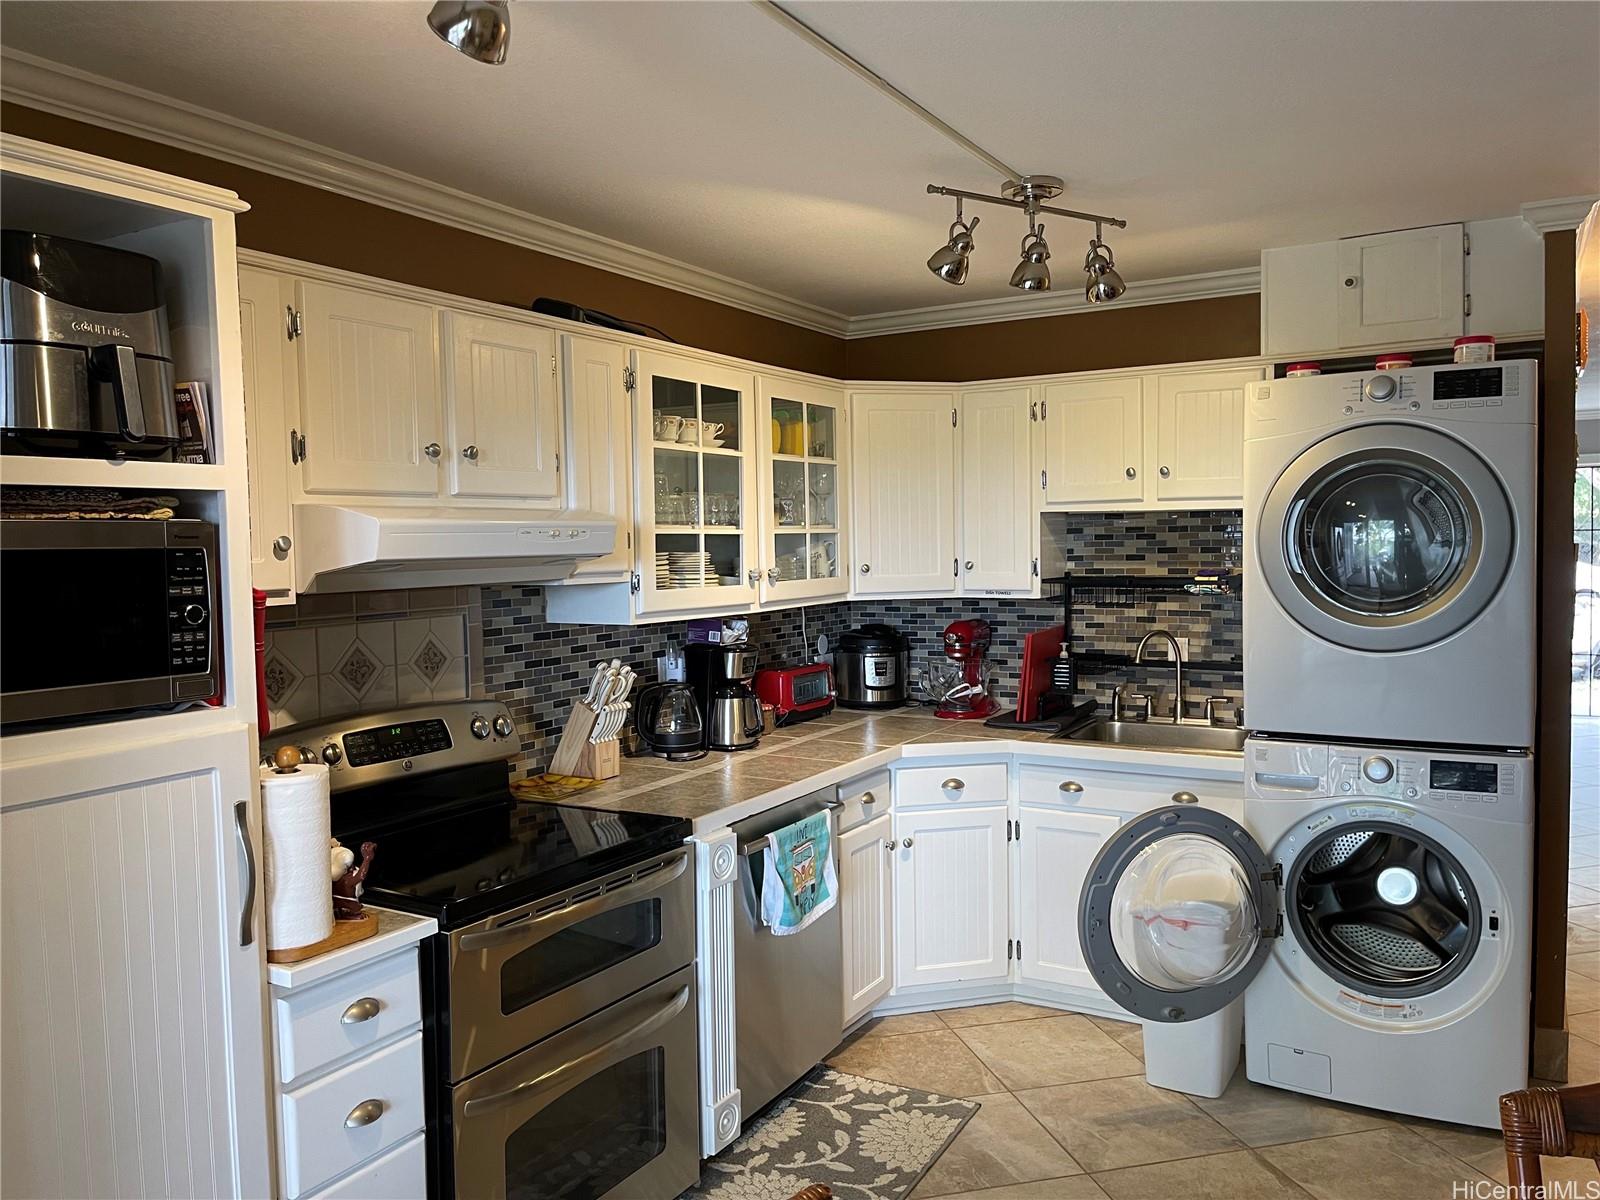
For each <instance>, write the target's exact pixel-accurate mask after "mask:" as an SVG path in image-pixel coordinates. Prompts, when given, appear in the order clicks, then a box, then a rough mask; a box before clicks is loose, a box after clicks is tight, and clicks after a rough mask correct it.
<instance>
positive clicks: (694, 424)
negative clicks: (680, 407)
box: [678, 417, 700, 445]
mask: <svg viewBox="0 0 1600 1200" xmlns="http://www.w3.org/2000/svg"><path fill="white" fill-rule="evenodd" d="M682 421H683V431H682V432H681V433H679V434H678V441H680V442H686V443H688V444H689V445H693V444H694V443H695V442H697V441H699V440H700V422H699V421H696V420H695V419H694V418H693V417H684V418H682Z"/></svg>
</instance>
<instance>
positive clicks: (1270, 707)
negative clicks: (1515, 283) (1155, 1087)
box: [1080, 361, 1538, 1127]
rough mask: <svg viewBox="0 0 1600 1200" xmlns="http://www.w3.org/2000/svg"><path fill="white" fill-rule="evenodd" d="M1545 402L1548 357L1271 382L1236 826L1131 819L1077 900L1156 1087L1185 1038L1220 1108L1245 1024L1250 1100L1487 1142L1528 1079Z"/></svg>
mask: <svg viewBox="0 0 1600 1200" xmlns="http://www.w3.org/2000/svg"><path fill="white" fill-rule="evenodd" d="M1537 395H1538V391H1537V375H1536V364H1534V363H1533V362H1528V361H1509V362H1501V363H1492V364H1475V365H1456V366H1442V367H1426V368H1414V369H1413V368H1405V369H1402V370H1400V371H1398V372H1377V373H1373V372H1363V373H1355V374H1346V375H1329V376H1313V377H1308V378H1301V379H1277V380H1272V381H1269V382H1265V383H1259V384H1253V385H1251V387H1250V389H1249V391H1248V393H1247V396H1246V413H1245V505H1246V508H1245V592H1244V637H1245V653H1244V669H1245V709H1246V719H1247V723H1248V724H1249V726H1250V728H1251V729H1252V730H1253V731H1254V732H1253V733H1252V736H1251V737H1250V739H1249V741H1248V742H1247V743H1246V745H1245V779H1246V795H1245V801H1244V810H1243V820H1242V823H1241V822H1236V821H1233V820H1231V819H1230V818H1229V817H1227V816H1226V815H1223V814H1221V813H1217V812H1213V811H1206V810H1202V809H1199V808H1198V807H1195V806H1187V807H1186V806H1173V807H1171V808H1166V809H1161V810H1158V811H1156V812H1153V813H1149V814H1146V815H1145V816H1143V817H1141V818H1139V819H1138V820H1136V821H1133V822H1130V823H1129V824H1128V825H1127V826H1125V827H1124V828H1123V829H1121V830H1119V831H1118V833H1117V835H1115V836H1114V837H1113V838H1112V839H1111V840H1110V841H1109V842H1108V843H1107V845H1106V846H1105V847H1104V849H1103V850H1102V852H1101V854H1100V856H1099V858H1098V859H1097V860H1096V862H1095V864H1094V865H1093V867H1092V868H1091V870H1090V875H1089V879H1088V882H1087V884H1086V886H1085V889H1084V895H1083V904H1082V906H1081V908H1080V914H1081V915H1080V923H1081V928H1080V933H1081V935H1082V939H1083V945H1084V947H1085V953H1086V956H1087V957H1088V959H1089V962H1090V966H1091V969H1092V970H1094V972H1095V974H1096V977H1097V978H1098V979H1099V981H1100V983H1101V985H1102V987H1104V988H1105V990H1106V992H1107V994H1108V995H1109V996H1110V997H1111V998H1112V999H1113V1000H1115V1001H1117V1002H1118V1003H1119V1004H1121V1005H1122V1006H1123V1007H1124V1008H1126V1009H1127V1010H1128V1011H1130V1012H1132V1013H1134V1014H1135V1015H1137V1016H1139V1017H1141V1018H1142V1019H1143V1020H1144V1021H1145V1022H1146V1039H1147V1043H1153V1045H1152V1048H1154V1049H1157V1050H1164V1051H1167V1053H1165V1054H1163V1055H1160V1056H1159V1060H1160V1061H1159V1062H1158V1060H1156V1059H1153V1060H1152V1069H1151V1081H1152V1082H1157V1083H1160V1082H1163V1080H1162V1079H1161V1078H1160V1077H1159V1075H1160V1072H1161V1070H1164V1069H1165V1068H1164V1067H1161V1065H1160V1063H1161V1062H1169V1061H1177V1059H1176V1058H1175V1052H1176V1049H1177V1047H1178V1045H1179V1043H1178V1042H1177V1041H1176V1040H1175V1039H1176V1038H1177V1037H1178V1036H1180V1031H1192V1033H1193V1034H1194V1035H1199V1036H1198V1037H1195V1038H1191V1041H1190V1043H1189V1044H1188V1048H1187V1054H1188V1056H1189V1057H1188V1059H1187V1062H1188V1066H1187V1067H1186V1068H1185V1070H1174V1071H1172V1072H1171V1073H1172V1074H1173V1075H1174V1077H1175V1086H1179V1087H1184V1088H1185V1089H1186V1090H1196V1091H1209V1092H1211V1093H1212V1094H1215V1093H1216V1092H1217V1091H1220V1089H1221V1088H1222V1087H1223V1086H1225V1085H1226V1081H1227V1076H1228V1075H1229V1074H1231V1073H1232V1070H1233V1067H1234V1064H1235V1062H1236V1059H1237V1045H1238V1042H1237V1037H1238V1025H1239V1021H1240V1018H1241V1016H1242V1018H1243V1024H1244V1028H1245V1045H1246V1052H1245V1065H1246V1073H1247V1075H1248V1077H1249V1078H1250V1079H1252V1080H1254V1081H1256V1082H1258V1083H1263V1084H1271V1085H1274V1086H1278V1087H1283V1088H1288V1089H1291V1090H1294V1091H1299V1092H1304V1093H1307V1094H1309V1095H1313V1096H1320V1097H1322V1098H1325V1099H1330V1100H1338V1101H1345V1102H1348V1103H1354V1104H1362V1105H1367V1106H1370V1107H1373V1108H1379V1109H1384V1110H1386V1111H1389V1112H1396V1113H1403V1114H1407V1115H1412V1116H1418V1117H1428V1118H1434V1119H1438V1120H1446V1121H1456V1122H1461V1123H1466V1124H1474V1125H1483V1126H1488V1127H1498V1125H1499V1112H1498V1104H1497V1101H1498V1097H1499V1095H1500V1094H1501V1093H1502V1092H1507V1091H1512V1090H1515V1089H1518V1088H1521V1087H1523V1086H1525V1084H1526V1080H1527V1061H1528V1026H1529V981H1530V974H1531V964H1532V905H1533V820H1534V813H1533V773H1532V760H1531V757H1530V753H1529V749H1530V747H1531V746H1532V743H1533V728H1534V688H1535V677H1534V588H1535V574H1534V531H1535V484H1536V462H1537V459H1536V413H1537ZM1241 1010H1242V1012H1241ZM1184 1027H1187V1030H1185V1028H1184ZM1208 1048H1209V1051H1208ZM1208 1056H1209V1059H1210V1060H1211V1061H1210V1063H1209V1067H1210V1069H1212V1072H1213V1074H1212V1077H1211V1078H1210V1080H1209V1081H1206V1080H1204V1079H1202V1080H1201V1081H1200V1082H1198V1083H1197V1082H1195V1071H1196V1069H1197V1067H1196V1064H1199V1069H1201V1070H1202V1074H1203V1073H1204V1069H1205V1068H1206V1067H1207V1065H1208V1064H1207V1059H1208Z"/></svg>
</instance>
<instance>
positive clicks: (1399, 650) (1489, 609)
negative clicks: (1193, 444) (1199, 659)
mask: <svg viewBox="0 0 1600 1200" xmlns="http://www.w3.org/2000/svg"><path fill="white" fill-rule="evenodd" d="M1537 383H1538V379H1537V370H1536V365H1535V364H1534V363H1533V362H1531V361H1508V362H1500V363H1491V364H1481V365H1472V366H1468V365H1459V366H1445V367H1419V368H1409V367H1408V368H1404V369H1402V370H1400V371H1398V372H1376V373H1372V372H1361V373H1354V374H1347V375H1323V376H1313V377H1307V378H1299V379H1275V380H1270V381H1268V382H1264V383H1253V384H1250V385H1249V386H1248V388H1247V390H1246V404H1245V447H1244V462H1245V466H1244V479H1245V512H1244V535H1245V537H1244V544H1245V556H1244V564H1245V576H1244V678H1245V711H1246V712H1247V713H1248V714H1249V723H1250V725H1251V727H1252V728H1254V729H1258V730H1264V731H1268V732H1271V733H1280V734H1285V735H1288V736H1300V737H1307V738H1351V739H1371V740H1373V741H1380V742H1420V743H1434V744H1439V745H1455V746H1492V747H1511V748H1522V747H1527V746H1531V745H1532V744H1533V721H1534V587H1535V576H1534V533H1535V486H1536V470H1535V464H1536V430H1537V426H1536V413H1537V404H1538V396H1537Z"/></svg>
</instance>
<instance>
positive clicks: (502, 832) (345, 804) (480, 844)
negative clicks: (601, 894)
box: [333, 763, 691, 929]
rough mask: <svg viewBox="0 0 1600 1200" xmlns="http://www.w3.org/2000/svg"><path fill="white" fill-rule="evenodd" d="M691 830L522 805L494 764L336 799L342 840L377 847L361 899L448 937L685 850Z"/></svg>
mask: <svg viewBox="0 0 1600 1200" xmlns="http://www.w3.org/2000/svg"><path fill="white" fill-rule="evenodd" d="M690 829H691V825H690V822H688V821H686V820H683V819H681V818H678V817H662V816H655V815H652V814H649V813H630V812H607V811H602V810H600V809H593V808H579V807H576V806H574V805H566V804H545V803H540V802H538V801H528V800H518V799H516V798H515V797H514V796H512V795H511V793H510V791H509V790H508V789H507V787H506V773H505V766H504V764H502V763H488V764H484V765H482V766H475V767H464V768H461V769H459V770H454V771H448V772H441V773H439V774H437V775H431V776H427V777H425V778H422V779H417V780H406V781H405V782H404V783H403V784H396V785H380V786H379V787H377V788H368V789H364V790H362V791H360V792H354V793H347V794H344V795H336V796H335V797H334V800H333V832H334V835H335V836H336V837H337V838H338V839H339V840H340V841H341V842H343V843H344V844H345V845H346V846H349V847H350V848H352V849H355V848H356V847H357V846H359V845H360V843H361V842H363V841H372V842H375V843H377V850H376V852H375V854H374V855H373V860H372V870H371V871H370V873H369V874H368V875H367V881H366V885H365V888H364V890H363V892H362V898H363V899H364V900H368V901H370V902H371V903H373V904H377V905H381V906H383V907H386V908H397V909H401V910H403V911H406V912H415V913H422V914H425V915H427V916H431V917H434V918H435V919H436V920H438V922H439V927H440V928H441V929H454V928H458V927H460V926H462V925H469V924H471V923H472V922H473V921H476V920H479V919H481V918H483V917H486V916H489V915H491V914H493V913H496V912H503V911H505V910H507V909H510V908H514V907H516V906H517V905H518V904H522V903H526V902H528V901H530V900H537V899H539V898H541V897H543V896H548V895H552V894H554V893H556V892H560V891H564V890H566V889H569V888H573V887H576V886H578V885H580V884H583V883H585V882H587V881H588V880H590V879H592V878H594V877H596V876H598V875H603V874H605V873H607V872H609V871H612V870H616V869H618V868H620V867H625V866H627V865H628V864H630V863H634V862H638V861H639V860H641V859H644V858H648V857H650V856H651V855H653V854H660V853H663V852H665V851H667V850H670V849H672V848H673V847H675V846H678V845H681V844H682V843H683V841H684V839H685V838H687V837H688V836H689V833H690Z"/></svg>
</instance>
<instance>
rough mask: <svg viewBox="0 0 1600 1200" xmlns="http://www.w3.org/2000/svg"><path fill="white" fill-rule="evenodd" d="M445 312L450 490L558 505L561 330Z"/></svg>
mask: <svg viewBox="0 0 1600 1200" xmlns="http://www.w3.org/2000/svg"><path fill="white" fill-rule="evenodd" d="M441 316H442V320H443V335H444V344H445V348H446V349H445V360H444V361H445V393H444V398H445V420H446V422H447V423H448V426H449V436H448V437H447V438H446V442H445V452H446V454H448V455H449V461H450V472H449V473H450V494H451V495H452V496H504V497H515V498H518V499H524V500H542V501H545V502H546V503H548V504H550V505H552V506H553V505H556V504H558V503H559V502H560V499H561V471H560V465H561V407H560V405H559V404H558V403H557V400H556V335H555V332H554V331H553V330H550V329H544V328H542V327H540V326H538V325H524V324H522V323H520V322H517V321H501V320H496V319H495V318H493V317H479V316H471V315H469V314H466V313H457V312H446V313H443V314H441Z"/></svg>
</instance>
